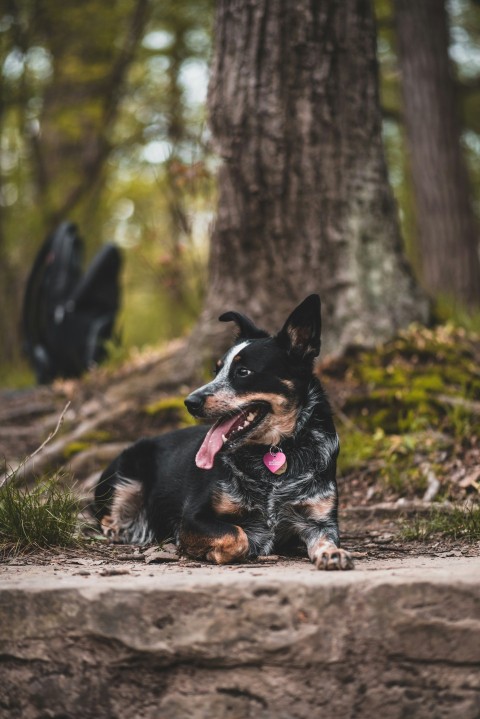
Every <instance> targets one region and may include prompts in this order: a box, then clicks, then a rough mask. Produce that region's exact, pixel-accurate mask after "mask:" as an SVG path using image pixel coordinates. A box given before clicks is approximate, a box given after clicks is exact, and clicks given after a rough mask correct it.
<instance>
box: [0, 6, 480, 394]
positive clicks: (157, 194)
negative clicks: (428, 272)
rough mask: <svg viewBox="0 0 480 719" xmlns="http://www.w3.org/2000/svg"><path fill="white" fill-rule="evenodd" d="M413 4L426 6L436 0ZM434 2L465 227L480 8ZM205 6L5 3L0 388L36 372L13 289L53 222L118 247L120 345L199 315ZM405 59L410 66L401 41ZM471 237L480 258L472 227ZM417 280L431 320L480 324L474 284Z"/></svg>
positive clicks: (388, 99)
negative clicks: (428, 299)
mask: <svg viewBox="0 0 480 719" xmlns="http://www.w3.org/2000/svg"><path fill="white" fill-rule="evenodd" d="M400 4H401V3H400ZM420 4H425V6H428V5H430V6H432V3H431V1H430V0H425V2H424V3H420ZM434 4H435V3H434ZM437 7H442V8H443V7H445V10H446V13H447V14H446V17H447V19H448V33H449V36H448V37H449V40H448V42H449V47H448V52H449V57H450V61H451V66H450V70H451V76H450V78H449V79H451V80H452V86H453V88H454V98H455V113H456V115H457V117H458V122H459V125H458V128H459V143H460V144H459V147H460V148H461V154H462V161H463V162H464V163H465V165H466V167H467V169H468V176H467V178H466V182H467V183H468V184H467V185H464V184H463V185H462V188H461V189H462V194H463V195H464V196H465V198H466V206H465V208H464V211H465V213H466V214H467V215H469V219H468V221H467V224H470V226H472V227H474V228H475V229H474V233H475V232H476V229H477V228H478V215H479V212H480V4H479V3H478V2H475V1H474V0H449V1H448V2H447V3H446V5H445V6H443V3H442V2H437ZM375 13H376V18H377V52H378V60H379V63H380V83H381V106H382V116H383V140H384V145H385V149H386V155H387V162H388V170H389V178H390V183H391V185H392V187H393V190H394V193H395V198H396V201H397V203H398V210H399V218H400V223H401V228H402V234H403V239H404V246H405V251H406V253H407V256H408V258H409V260H410V263H411V265H412V266H413V268H414V271H415V273H416V276H417V278H418V279H419V281H420V283H421V284H423V286H424V287H425V286H426V284H427V285H428V282H426V280H425V266H424V264H423V265H422V259H421V251H420V247H419V239H418V238H419V232H420V230H419V228H421V227H422V213H423V214H425V212H426V211H425V207H424V206H422V203H421V198H420V199H419V197H418V195H417V196H415V191H414V183H413V181H412V172H414V171H415V167H414V162H412V157H414V155H412V152H411V147H410V148H409V147H408V141H407V137H406V113H407V112H408V108H407V107H405V104H404V102H403V99H402V90H401V78H400V69H399V68H400V64H401V61H402V57H401V54H402V50H401V42H399V40H401V37H400V33H401V28H400V27H399V24H398V23H399V17H400V16H399V15H398V14H397V15H395V12H394V7H393V3H391V2H389V0H376V2H375ZM440 14H441V13H440ZM213 15H214V3H213V2H211V0H189V1H188V2H187V1H182V2H178V1H177V2H175V1H174V0H164V1H162V2H161V3H149V2H147V1H146V0H136V1H135V2H132V1H131V0H116V2H114V3H110V4H108V6H105V4H102V3H98V2H96V1H95V0H86V1H85V2H83V3H81V5H79V4H78V3H75V2H65V3H62V11H61V12H58V5H57V4H56V3H55V2H53V0H42V1H41V2H8V1H7V2H5V4H4V8H3V10H2V12H1V15H0V43H1V44H0V53H1V55H0V59H1V67H2V71H1V74H0V148H1V156H0V212H1V214H0V335H1V338H2V340H1V343H0V386H4V387H21V386H28V385H29V384H32V383H33V382H34V378H33V373H32V372H31V370H30V369H29V367H28V365H27V364H26V362H25V360H24V359H23V357H22V350H21V338H20V334H19V324H20V312H21V305H22V296H23V291H24V287H25V282H26V278H27V275H28V272H29V269H30V267H31V265H32V262H33V259H34V257H35V254H36V252H37V251H38V249H39V247H40V245H41V243H42V241H43V239H44V237H45V235H46V234H47V233H48V232H50V231H51V230H52V229H53V228H54V227H55V226H56V224H57V223H58V222H59V221H60V220H63V219H67V218H68V219H71V220H73V221H74V222H76V223H77V224H78V226H79V228H80V232H81V235H82V236H83V238H84V239H85V241H86V245H87V255H88V257H91V256H92V255H93V254H94V252H95V251H96V250H97V249H98V247H99V246H100V245H102V244H103V243H104V242H107V241H113V242H115V243H117V244H118V245H119V246H120V247H121V248H122V251H123V256H124V271H123V277H122V289H123V303H122V311H121V315H120V317H119V322H118V333H119V334H120V336H121V345H120V348H117V349H115V350H113V351H114V353H116V354H117V357H119V356H121V354H122V353H125V352H128V351H129V349H130V348H132V347H143V346H145V345H151V344H154V343H157V342H161V341H165V340H168V339H171V338H173V337H176V336H179V335H182V334H185V333H186V332H187V331H188V330H189V329H190V328H191V327H192V326H193V324H194V322H195V320H196V319H197V318H198V316H199V314H200V311H201V307H202V302H203V300H204V297H205V294H206V284H207V264H208V251H209V236H210V233H211V228H212V223H213V221H214V218H215V212H216V203H217V182H216V174H217V170H218V166H219V159H218V157H217V156H216V154H215V152H214V150H213V148H212V143H211V135H210V131H209V127H208V123H207V108H206V97H207V85H208V76H209V62H210V59H211V52H212V32H213ZM432 28H433V30H435V22H434V18H432ZM403 31H405V27H404V29H403ZM399 50H400V52H399ZM407 54H408V53H407ZM403 63H404V65H403V67H404V68H405V67H406V65H405V53H404V56H403ZM429 122H431V118H429V117H428V116H420V117H419V123H420V125H422V124H423V132H424V134H425V135H426V136H427V137H428V135H429V134H431V128H430V126H429ZM447 149H448V148H447ZM448 151H449V152H450V149H448ZM432 179H433V178H432ZM443 181H444V184H446V188H445V191H446V192H447V194H448V193H449V189H452V191H454V188H455V185H457V187H458V185H459V184H462V182H463V179H462V182H460V181H459V178H458V176H455V175H454V174H453V173H452V176H451V177H445V178H443ZM449 183H450V188H449ZM439 221H440V222H443V219H442V217H441V213H439ZM467 234H468V233H467ZM475 242H476V243H477V257H478V234H476V235H475ZM454 247H455V245H452V248H453V254H452V263H454V262H455V252H454ZM426 289H427V290H429V294H430V295H431V296H432V297H433V298H434V299H435V300H436V302H435V305H434V311H435V312H436V313H437V316H439V317H441V318H442V319H448V318H450V319H453V320H454V321H455V322H457V323H460V324H463V325H466V326H468V327H470V328H471V327H473V328H478V327H479V325H480V322H479V319H478V317H479V315H478V308H479V304H480V289H479V290H478V292H477V296H476V298H475V297H474V298H473V299H470V300H469V301H465V298H461V297H455V296H452V295H449V294H448V293H445V295H444V294H443V293H442V292H441V291H438V288H435V289H434V290H433V292H432V291H431V290H430V288H428V286H427V287H426Z"/></svg>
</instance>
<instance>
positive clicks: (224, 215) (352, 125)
mask: <svg viewBox="0 0 480 719" xmlns="http://www.w3.org/2000/svg"><path fill="white" fill-rule="evenodd" d="M209 105H210V113H211V125H212V130H213V135H214V139H215V141H216V145H217V149H218V153H219V154H220V156H221V159H222V161H223V164H222V167H221V169H220V177H219V193H220V194H219V204H218V217H217V221H216V226H215V229H214V231H213V236H212V241H211V256H210V281H209V290H208V294H207V298H206V304H205V309H204V312H203V314H202V316H201V319H200V323H199V327H197V332H196V333H194V335H195V334H197V335H198V334H200V335H201V336H202V337H207V338H208V342H209V343H210V344H211V343H212V342H213V343H214V344H215V343H216V344H217V345H218V343H219V340H218V337H219V330H218V329H217V326H216V317H217V316H218V315H219V314H220V313H221V312H223V311H225V310H228V309H239V310H241V311H243V312H245V313H246V314H249V315H250V316H251V317H253V319H255V320H256V321H257V322H258V323H259V324H260V326H263V327H264V328H266V329H267V330H276V329H279V327H280V326H281V324H282V323H283V320H284V319H285V317H286V315H287V314H288V313H289V312H290V311H291V309H292V308H293V306H294V305H295V304H296V303H297V302H299V301H300V300H302V299H303V298H304V297H305V296H306V295H307V294H309V293H310V292H319V294H320V295H321V297H322V302H323V328H324V331H323V338H324V339H323V346H324V350H325V351H326V352H327V353H335V354H338V353H340V352H342V351H343V350H344V349H345V348H346V347H347V346H348V345H351V344H364V345H371V344H372V343H375V342H377V341H381V340H385V339H387V338H388V337H390V336H392V334H394V332H395V331H396V330H397V329H398V328H400V327H403V326H405V325H407V324H408V323H410V322H411V321H413V320H423V319H425V318H426V315H427V303H426V300H425V298H424V297H423V296H422V294H421V293H420V291H419V290H418V288H417V286H416V284H415V282H414V280H413V278H412V275H411V272H410V269H409V267H408V265H407V263H406V260H405V258H404V255H403V251H402V244H401V238H400V232H399V226H398V222H397V215H396V206H395V203H394V200H393V196H392V192H391V189H390V187H389V184H388V179H387V170H386V164H385V159H384V153H383V146H382V139H381V113H380V105H379V95H378V73H377V61H376V47H375V26H374V21H373V17H372V9H371V6H370V3H369V2H368V1H364V0H362V1H358V0H346V1H345V2H337V1H336V0H319V1H318V2H314V3H312V2H309V1H308V0H288V2H287V0H220V1H219V3H218V5H217V13H216V28H215V53H214V61H213V67H212V73H211V81H210V88H209ZM223 334H224V330H223ZM197 344H198V342H197Z"/></svg>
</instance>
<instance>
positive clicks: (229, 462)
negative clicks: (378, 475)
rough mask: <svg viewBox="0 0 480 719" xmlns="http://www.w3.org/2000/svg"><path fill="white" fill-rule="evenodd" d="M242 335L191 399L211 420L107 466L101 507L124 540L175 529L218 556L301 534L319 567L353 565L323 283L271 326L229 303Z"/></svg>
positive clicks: (232, 556) (187, 544)
mask: <svg viewBox="0 0 480 719" xmlns="http://www.w3.org/2000/svg"><path fill="white" fill-rule="evenodd" d="M219 319H220V321H222V322H230V321H231V322H234V323H235V325H236V328H237V336H236V341H235V343H234V344H233V346H232V347H231V348H230V349H229V350H228V352H227V353H226V354H225V355H224V356H223V357H222V358H221V359H220V360H219V361H218V362H217V364H216V374H215V377H214V379H213V380H212V381H211V382H209V383H208V384H205V385H203V386H202V387H200V388H199V389H196V390H195V391H194V392H192V393H191V394H190V395H189V396H188V397H187V398H186V399H185V405H186V407H187V409H188V410H189V412H190V413H191V414H192V415H193V416H194V417H195V418H198V419H206V420H210V422H212V421H213V422H214V424H213V425H212V426H211V427H210V428H209V427H206V426H202V425H197V426H193V427H189V428H186V429H180V430H176V431H173V432H169V433H166V434H164V435H162V436H160V437H155V438H144V439H140V440H139V441H137V442H136V443H135V444H133V445H132V446H130V447H129V448H128V449H126V450H125V451H124V452H122V454H121V455H120V456H119V457H117V459H115V460H114V461H113V462H112V463H111V464H110V466H109V467H108V468H107V469H106V470H105V471H104V472H103V474H102V476H101V477H100V479H99V481H98V484H97V486H96V488H95V514H96V516H97V519H98V520H99V522H100V525H101V528H102V531H103V533H104V534H105V535H106V536H107V537H110V538H111V539H112V540H113V541H117V542H124V543H133V544H145V543H148V542H152V541H157V542H162V541H165V540H167V539H170V540H171V539H172V538H173V539H174V541H175V542H176V544H177V545H178V546H179V548H180V550H181V551H182V552H183V553H185V554H187V555H189V556H190V557H193V558H195V559H200V560H207V561H210V562H213V563H215V564H229V563H232V562H240V561H244V560H246V559H247V558H250V557H255V556H258V555H268V554H271V553H272V552H280V553H283V554H285V553H288V552H289V551H291V550H292V548H293V549H295V547H296V546H297V545H298V544H300V545H301V546H302V548H303V550H305V548H306V551H307V553H308V556H309V557H310V559H311V561H312V562H313V563H314V564H315V566H316V567H317V568H318V569H326V570H330V569H351V568H353V561H352V558H351V556H350V554H349V553H348V552H347V551H346V550H344V549H342V548H340V544H339V531H338V521H337V505H338V494H337V485H336V479H335V473H336V459H337V455H338V452H339V441H338V436H337V433H336V431H335V426H334V423H333V419H332V412H331V409H330V406H329V404H328V400H327V397H326V395H325V392H324V390H323V388H322V386H321V384H320V382H319V380H318V379H317V377H316V376H315V374H314V373H313V367H314V360H315V357H316V356H317V355H318V354H319V352H320V334H321V315H320V298H319V296H318V295H310V296H309V297H307V298H306V299H305V300H304V301H303V302H302V303H301V304H300V305H299V306H298V307H297V308H296V309H295V310H294V311H293V312H292V313H291V314H290V316H289V317H288V319H287V320H286V322H285V324H284V326H283V327H282V329H281V330H280V331H279V332H278V334H276V335H274V336H271V335H269V334H268V333H267V332H264V331H263V330H261V329H259V328H258V327H257V326H256V325H255V324H254V323H253V322H252V321H251V320H250V319H249V318H248V317H246V316H244V315H242V314H240V313H238V312H226V313H225V314H222V315H221V317H220V318H219Z"/></svg>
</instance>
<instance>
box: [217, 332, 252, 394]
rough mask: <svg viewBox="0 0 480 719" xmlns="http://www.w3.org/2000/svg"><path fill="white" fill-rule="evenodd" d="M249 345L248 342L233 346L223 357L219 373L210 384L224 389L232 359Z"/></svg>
mask: <svg viewBox="0 0 480 719" xmlns="http://www.w3.org/2000/svg"><path fill="white" fill-rule="evenodd" d="M249 344H250V342H249V341H247V342H241V343H240V344H239V345H235V346H234V347H232V348H231V349H230V350H228V352H227V354H226V355H225V359H224V360H223V366H222V368H221V370H220V372H219V373H218V374H217V376H216V377H215V379H214V380H213V381H212V382H211V383H210V384H214V385H216V386H217V387H218V386H219V385H221V386H223V387H225V386H226V385H227V384H228V375H229V374H230V368H231V366H232V362H233V358H234V357H236V356H237V355H238V354H239V353H240V352H241V351H242V350H243V349H244V348H245V347H246V346H247V345H249Z"/></svg>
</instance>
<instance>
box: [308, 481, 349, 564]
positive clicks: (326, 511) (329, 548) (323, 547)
mask: <svg viewBox="0 0 480 719" xmlns="http://www.w3.org/2000/svg"><path fill="white" fill-rule="evenodd" d="M295 514H296V520H295V524H296V528H297V531H298V533H299V534H300V536H301V538H302V539H303V541H304V542H305V544H306V545H307V551H308V556H309V557H310V559H311V561H312V562H313V563H314V564H315V566H316V567H317V569H326V570H330V569H353V559H352V557H351V556H350V554H349V552H347V551H346V550H345V549H341V548H340V547H339V543H340V542H339V535H338V524H337V500H336V495H331V496H327V497H320V498H314V499H312V500H310V501H306V502H302V503H300V504H298V505H296V507H295Z"/></svg>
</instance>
